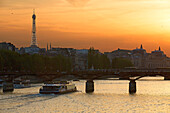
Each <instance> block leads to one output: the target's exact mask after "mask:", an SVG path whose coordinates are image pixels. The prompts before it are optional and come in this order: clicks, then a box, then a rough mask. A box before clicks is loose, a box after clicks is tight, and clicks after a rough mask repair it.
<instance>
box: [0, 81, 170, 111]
mask: <svg viewBox="0 0 170 113" xmlns="http://www.w3.org/2000/svg"><path fill="white" fill-rule="evenodd" d="M74 83H75V84H76V86H77V89H78V92H74V93H69V94H62V95H54V94H50V95H43V94H39V89H40V87H41V84H39V85H37V84H36V85H33V86H34V87H31V88H24V89H15V90H14V92H13V93H2V92H1V93H0V106H1V107H0V113H13V112H17V113H53V112H54V113H55V112H56V113H59V112H62V113H68V112H69V113H75V112H76V113H77V112H79V113H87V112H90V113H94V112H95V113H170V81H163V80H161V79H160V80H159V79H157V80H140V81H136V83H137V93H136V94H134V95H130V94H129V93H128V88H129V81H126V80H96V81H94V83H95V84H94V85H95V91H94V93H91V94H86V93H85V81H75V82H74Z"/></svg>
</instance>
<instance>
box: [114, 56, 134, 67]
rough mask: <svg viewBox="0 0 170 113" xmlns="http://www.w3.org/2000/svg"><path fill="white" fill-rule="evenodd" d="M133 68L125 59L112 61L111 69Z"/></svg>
mask: <svg viewBox="0 0 170 113" xmlns="http://www.w3.org/2000/svg"><path fill="white" fill-rule="evenodd" d="M131 66H133V64H132V62H131V61H130V60H128V59H125V58H114V59H112V68H125V67H131Z"/></svg>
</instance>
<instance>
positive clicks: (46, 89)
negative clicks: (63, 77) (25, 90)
mask: <svg viewBox="0 0 170 113" xmlns="http://www.w3.org/2000/svg"><path fill="white" fill-rule="evenodd" d="M75 91H77V89H76V86H75V84H72V83H68V82H67V83H62V82H61V83H48V84H45V85H44V86H42V88H40V94H62V93H69V92H75Z"/></svg>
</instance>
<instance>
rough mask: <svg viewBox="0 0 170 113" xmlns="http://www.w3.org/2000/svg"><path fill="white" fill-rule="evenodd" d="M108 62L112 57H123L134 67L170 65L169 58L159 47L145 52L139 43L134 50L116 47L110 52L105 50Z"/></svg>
mask: <svg viewBox="0 0 170 113" xmlns="http://www.w3.org/2000/svg"><path fill="white" fill-rule="evenodd" d="M105 54H106V55H107V57H108V58H109V60H110V62H112V59H114V58H125V59H129V60H131V62H132V63H133V65H134V67H137V68H151V69H152V68H163V67H170V58H168V57H167V56H166V55H165V54H164V52H163V51H161V48H160V47H159V49H158V50H155V51H152V52H151V53H147V52H146V50H145V49H144V48H143V46H142V45H141V47H140V48H136V49H134V50H123V49H118V50H115V51H112V52H105Z"/></svg>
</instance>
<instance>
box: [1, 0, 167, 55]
mask: <svg viewBox="0 0 170 113" xmlns="http://www.w3.org/2000/svg"><path fill="white" fill-rule="evenodd" d="M33 8H35V9H36V15H37V19H36V24H37V40H38V45H39V46H40V47H46V44H47V42H48V43H50V42H51V43H52V45H53V46H55V47H73V48H89V47H91V46H93V47H95V48H97V49H100V51H102V52H104V51H112V50H115V49H117V48H123V49H134V48H136V47H139V46H140V44H143V46H144V48H145V49H146V50H147V52H150V51H152V50H155V49H158V47H159V46H161V48H162V50H164V51H165V53H166V54H167V55H168V56H170V46H169V44H170V0H0V14H1V15H0V41H7V42H12V43H13V44H15V45H16V46H17V47H21V46H29V45H30V43H31V29H32V18H31V16H32V10H33Z"/></svg>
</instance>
